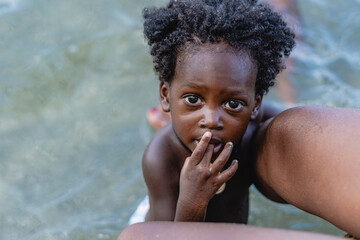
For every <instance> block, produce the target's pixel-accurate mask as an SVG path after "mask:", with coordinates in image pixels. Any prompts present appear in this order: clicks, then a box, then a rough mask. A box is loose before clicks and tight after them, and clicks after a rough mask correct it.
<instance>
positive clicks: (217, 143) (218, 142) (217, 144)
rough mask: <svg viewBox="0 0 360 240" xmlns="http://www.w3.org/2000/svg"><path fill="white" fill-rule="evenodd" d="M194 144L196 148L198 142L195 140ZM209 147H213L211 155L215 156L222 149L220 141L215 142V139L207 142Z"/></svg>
mask: <svg viewBox="0 0 360 240" xmlns="http://www.w3.org/2000/svg"><path fill="white" fill-rule="evenodd" d="M195 144H196V146H197V145H198V144H199V140H195ZM209 145H213V146H214V150H213V154H217V153H219V152H220V151H221V149H222V148H223V145H224V144H222V142H221V141H219V140H217V139H213V138H212V139H211V140H210V142H209Z"/></svg>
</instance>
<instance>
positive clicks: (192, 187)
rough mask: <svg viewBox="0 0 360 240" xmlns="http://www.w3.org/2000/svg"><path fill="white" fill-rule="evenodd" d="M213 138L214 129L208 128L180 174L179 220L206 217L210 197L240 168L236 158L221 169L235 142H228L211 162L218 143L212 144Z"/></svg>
mask: <svg viewBox="0 0 360 240" xmlns="http://www.w3.org/2000/svg"><path fill="white" fill-rule="evenodd" d="M210 140H211V133H210V132H206V133H205V134H204V135H203V137H202V138H201V140H200V142H199V143H198V145H197V146H196V148H195V150H194V151H193V153H192V154H191V156H190V157H188V158H186V160H185V163H184V166H183V168H182V170H181V175H180V193H179V199H178V203H177V208H176V216H175V220H178V221H203V220H204V218H205V213H206V208H207V205H208V203H209V201H210V199H211V198H212V197H213V196H214V195H215V193H216V191H217V190H218V189H219V188H220V187H221V186H222V185H223V184H224V183H225V182H227V181H228V180H229V179H230V178H231V177H232V176H233V175H234V174H235V172H236V170H237V168H238V164H237V160H234V161H233V162H232V163H231V166H230V167H229V168H227V169H226V170H224V171H222V172H220V171H221V170H222V169H223V167H224V166H225V164H226V162H227V161H228V159H229V157H230V155H231V151H232V148H233V144H232V143H231V142H228V143H227V144H226V145H225V147H224V149H223V150H222V152H221V153H220V155H219V156H218V157H217V158H216V160H215V161H214V162H213V163H211V158H212V155H213V151H214V145H213V144H209V142H210Z"/></svg>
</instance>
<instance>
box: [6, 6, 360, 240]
mask: <svg viewBox="0 0 360 240" xmlns="http://www.w3.org/2000/svg"><path fill="white" fill-rule="evenodd" d="M165 2H166V1H165V0H138V1H127V0H102V1H98V0H86V1H85V0H79V1H70V0H51V1H49V0H0V54H1V57H0V239H14V240H21V239H34V240H35V239H36V240H37V239H115V238H116V236H117V235H118V234H119V233H120V231H121V230H122V229H123V228H124V227H126V226H127V222H128V219H129V217H130V216H131V214H132V212H133V211H134V210H135V209H136V206H137V205H138V204H139V202H140V201H141V200H142V199H143V197H144V196H145V195H146V188H145V184H144V181H143V178H142V172H141V157H142V152H143V151H144V149H145V147H146V144H147V143H148V142H149V140H150V139H151V137H152V135H153V134H154V130H153V129H152V128H151V127H150V126H149V124H148V123H147V121H146V118H145V117H146V111H147V109H148V108H149V107H152V106H156V105H157V104H158V96H157V88H158V80H157V78H156V76H155V74H154V73H153V70H152V62H151V57H150V55H149V49H148V47H147V46H146V44H145V41H144V37H143V34H142V18H141V11H142V9H143V7H145V6H153V5H156V6H159V5H162V4H164V3H165ZM298 7H299V11H300V14H301V19H302V24H303V35H304V36H303V43H302V46H300V45H299V47H298V49H297V50H296V51H295V52H294V58H295V63H294V65H295V67H296V68H297V71H296V72H294V73H293V74H291V76H290V78H291V81H292V82H293V85H294V87H295V89H296V90H297V92H298V93H297V94H298V96H297V104H306V105H308V104H316V105H330V106H341V107H359V106H360V78H359V75H360V45H359V42H360V35H359V34H358V33H359V32H360V15H359V14H358V13H359V12H360V1H359V0H347V1H342V0H301V1H298ZM274 92H275V91H272V92H271V93H270V94H268V95H267V97H266V99H267V100H269V101H271V102H273V103H274V104H277V105H279V106H284V105H285V104H284V103H282V102H281V100H279V98H278V96H277V95H276V94H275V93H274ZM329 197H331V196H329ZM251 199H252V202H251V212H250V222H249V224H252V225H258V226H268V227H279V228H287V229H299V230H306V231H315V232H323V233H329V234H335V235H341V234H343V232H342V231H340V230H338V229H337V228H335V227H334V226H332V225H331V224H329V223H326V222H325V221H323V220H321V219H319V218H317V217H314V216H311V215H309V214H307V213H304V212H302V211H300V210H298V209H296V208H294V207H291V206H286V205H279V204H275V203H272V202H270V201H268V200H266V199H265V198H263V197H262V196H261V195H260V194H259V193H258V192H257V191H256V190H254V189H252V191H251Z"/></svg>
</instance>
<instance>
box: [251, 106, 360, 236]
mask: <svg viewBox="0 0 360 240" xmlns="http://www.w3.org/2000/svg"><path fill="white" fill-rule="evenodd" d="M263 130H264V129H262V130H261V131H260V132H259V133H261V132H262V131H263ZM257 153H258V157H257V160H256V164H255V165H256V175H257V178H258V186H259V189H260V190H261V191H262V192H263V193H264V194H265V195H268V196H270V198H273V199H274V197H271V196H274V194H275V195H276V194H277V195H278V196H279V197H280V198H282V199H284V200H285V201H287V202H288V203H290V204H292V205H294V206H296V207H298V208H300V209H303V210H305V211H307V212H309V213H312V214H314V215H317V216H319V217H322V218H324V219H325V220H327V221H329V222H331V223H332V224H334V225H335V226H338V227H339V228H341V229H342V230H344V231H347V232H349V233H350V234H352V235H354V236H356V237H358V238H360V177H359V173H360V109H352V108H330V107H309V106H308V107H298V108H293V109H288V110H286V111H284V112H282V113H281V114H279V115H278V116H276V117H275V119H274V120H272V122H270V124H269V125H268V126H267V128H266V131H265V133H264V134H259V138H258V152H257Z"/></svg>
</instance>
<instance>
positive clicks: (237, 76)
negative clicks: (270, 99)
mask: <svg viewBox="0 0 360 240" xmlns="http://www.w3.org/2000/svg"><path fill="white" fill-rule="evenodd" d="M255 81H256V63H255V62H254V61H253V60H252V59H251V57H250V56H249V54H248V51H246V49H244V50H241V51H238V52H234V50H233V49H232V48H231V47H229V46H228V45H226V44H224V43H220V44H212V45H210V44H204V45H203V46H201V47H197V49H196V50H193V51H191V52H188V53H186V54H182V55H180V56H179V57H178V59H177V63H176V68H175V74H174V77H173V79H172V81H171V84H169V83H161V84H160V98H161V104H162V107H163V109H164V110H165V111H170V113H171V117H172V123H170V124H168V125H167V126H165V127H164V128H162V129H161V130H160V131H159V132H158V133H157V134H156V135H155V136H154V138H153V140H152V141H151V143H150V144H149V146H148V148H147V150H146V151H145V153H144V157H143V173H144V177H145V181H146V184H147V186H148V193H149V197H150V210H149V213H148V215H147V220H177V221H203V220H204V219H205V220H206V221H220V222H239V223H245V222H246V221H247V217H248V188H249V186H250V184H252V182H253V167H252V162H253V153H252V150H253V149H254V147H253V144H254V142H253V140H254V136H255V132H256V129H257V127H258V126H259V124H260V123H261V122H262V121H264V120H266V119H267V118H268V116H264V115H263V112H264V109H262V108H260V105H261V100H262V96H260V95H256V94H255ZM257 115H259V116H257ZM265 115H267V114H265ZM262 116H264V117H262ZM269 117H271V116H269ZM173 128H174V130H175V132H176V133H177V135H178V137H179V138H180V139H181V141H182V142H183V144H184V145H185V146H186V147H187V148H188V149H189V150H190V151H188V150H187V149H186V148H185V147H184V146H183V145H182V144H181V143H180V141H179V140H178V139H177V137H176V135H175V133H174V130H173ZM205 133H206V134H205ZM234 159H236V160H237V161H234ZM224 182H226V188H225V190H224V191H223V192H222V193H221V194H219V195H216V194H215V193H216V191H217V190H218V188H219V187H220V186H221V185H222V184H223V183H224Z"/></svg>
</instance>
